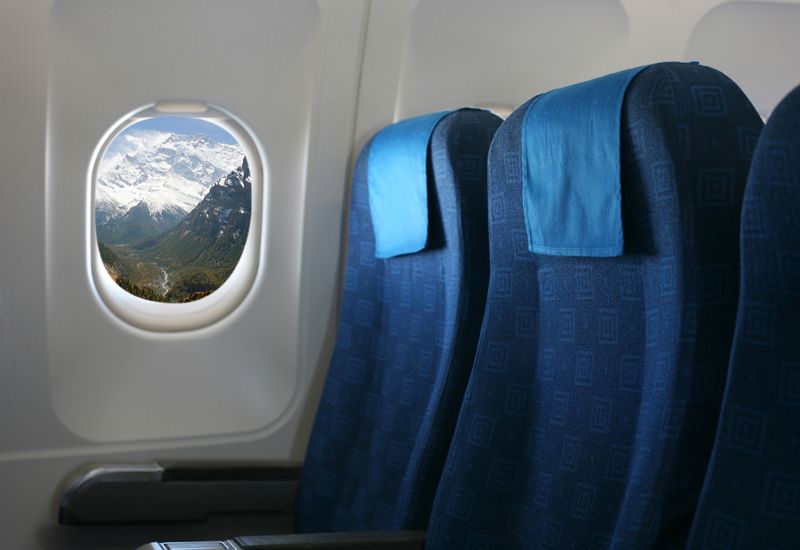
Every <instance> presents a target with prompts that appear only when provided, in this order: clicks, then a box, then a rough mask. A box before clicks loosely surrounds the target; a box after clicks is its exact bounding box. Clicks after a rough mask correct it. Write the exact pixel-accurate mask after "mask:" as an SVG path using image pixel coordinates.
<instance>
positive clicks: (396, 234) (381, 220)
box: [367, 111, 453, 258]
mask: <svg viewBox="0 0 800 550" xmlns="http://www.w3.org/2000/svg"><path fill="white" fill-rule="evenodd" d="M452 112H453V111H441V112H438V113H432V114H429V115H424V116H419V117H416V118H410V119H408V120H403V121H401V122H398V123H396V124H392V125H391V126H387V127H386V128H384V129H383V130H381V131H380V132H379V133H378V134H377V135H376V136H375V137H374V138H372V143H371V144H370V148H369V152H368V155H369V156H368V160H367V188H368V190H369V212H370V216H371V217H372V227H373V229H374V231H375V257H376V258H391V257H393V256H399V255H401V254H411V253H413V252H419V251H420V250H422V249H423V248H425V244H426V243H427V241H428V170H427V166H428V143H429V142H430V140H431V135H432V134H433V130H434V128H436V125H437V124H438V123H439V122H440V121H441V120H442V119H443V118H444V117H446V116H447V115H449V114H450V113H452Z"/></svg>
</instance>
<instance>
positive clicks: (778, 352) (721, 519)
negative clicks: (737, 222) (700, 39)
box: [689, 87, 800, 550]
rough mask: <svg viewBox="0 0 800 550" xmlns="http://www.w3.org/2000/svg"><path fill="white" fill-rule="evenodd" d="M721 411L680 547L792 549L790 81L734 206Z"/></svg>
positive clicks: (797, 384) (795, 197)
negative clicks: (730, 316)
mask: <svg viewBox="0 0 800 550" xmlns="http://www.w3.org/2000/svg"><path fill="white" fill-rule="evenodd" d="M741 254H742V260H741V261H742V265H741V278H742V282H741V290H740V294H739V312H738V317H737V321H736V332H735V335H734V340H733V350H732V352H731V362H730V367H729V369H728V381H727V385H726V388H725V394H724V398H723V404H722V415H721V418H720V422H719V428H718V430H717V438H716V442H715V443H714V450H713V453H712V455H711V462H710V464H709V468H708V473H707V474H706V481H705V484H704V486H703V492H702V495H701V498H700V502H699V504H698V511H697V517H696V518H695V521H694V526H693V527H692V535H691V538H690V544H689V547H690V548H709V549H710V548H725V549H731V550H733V549H737V548H770V549H779V548H786V549H788V548H798V547H800V87H799V88H796V89H795V90H794V91H793V92H792V93H790V94H789V95H788V96H787V97H786V98H785V99H784V100H783V101H782V102H781V103H780V105H779V106H778V107H777V108H776V109H775V111H774V112H773V114H772V116H771V117H770V118H769V120H768V121H767V125H766V127H765V128H764V132H763V133H762V135H761V137H760V139H759V141H758V145H757V147H756V150H755V154H754V156H753V164H752V167H751V170H750V177H749V179H748V182H747V189H746V190H745V197H744V206H743V208H742V232H741Z"/></svg>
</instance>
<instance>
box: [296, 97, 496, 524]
mask: <svg viewBox="0 0 800 550" xmlns="http://www.w3.org/2000/svg"><path fill="white" fill-rule="evenodd" d="M500 122H501V120H500V119H499V118H498V117H496V116H494V115H492V114H490V113H488V112H485V111H477V110H462V111H456V112H454V113H452V114H449V115H447V116H445V117H444V118H443V119H441V121H440V122H438V124H437V125H436V126H435V129H434V130H433V133H432V134H431V137H430V143H429V145H428V143H425V145H424V146H425V148H426V149H427V148H428V147H429V151H428V154H427V164H428V166H427V172H428V178H427V181H428V183H427V196H428V214H429V219H428V239H427V246H426V247H425V249H424V250H422V251H420V252H417V253H413V254H407V255H400V256H395V257H391V258H388V259H378V258H376V247H375V235H374V231H373V223H372V218H371V212H370V197H369V189H368V181H367V180H368V178H367V176H368V174H369V173H370V169H369V162H370V149H371V148H372V147H374V144H375V140H374V139H373V141H372V142H371V143H370V144H368V145H367V146H366V147H365V148H364V150H363V151H362V152H361V154H360V156H359V158H358V161H357V164H356V167H355V174H354V178H353V187H352V197H351V207H350V217H349V232H348V254H347V264H346V272H345V278H344V297H343V302H342V310H341V314H340V319H339V326H338V333H337V339H336V347H335V350H334V353H333V358H332V360H331V364H330V367H329V372H328V378H327V381H326V383H325V388H324V390H323V394H322V400H321V402H320V405H319V409H318V411H317V417H316V421H315V423H314V427H313V431H312V433H311V438H310V441H309V446H308V452H307V455H306V460H305V464H304V467H303V475H302V480H301V486H300V489H299V496H298V502H297V510H296V513H297V515H296V529H297V531H299V532H315V531H348V530H349V531H353V530H367V529H374V530H381V529H384V530H385V529H401V528H415V527H424V526H426V524H427V519H428V516H429V513H430V506H431V503H432V501H433V495H434V491H435V489H436V484H437V482H438V480H439V476H440V473H441V468H442V464H443V463H444V458H445V456H446V453H447V449H448V446H449V444H450V438H451V435H452V431H453V427H454V425H455V419H456V416H457V414H458V410H459V407H460V404H461V399H462V397H463V393H464V389H465V387H466V382H467V380H468V377H469V372H470V370H471V368H472V363H473V360H474V352H475V347H476V345H477V339H478V333H479V331H480V325H481V320H482V317H483V308H484V304H485V300H486V287H487V281H488V243H487V229H486V225H487V214H486V158H487V154H488V149H489V144H490V142H491V139H492V136H493V135H494V132H495V130H496V129H497V128H498V127H499V125H500ZM401 145H402V144H401ZM423 153H424V152H423ZM373 198H374V197H373Z"/></svg>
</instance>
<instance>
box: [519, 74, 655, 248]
mask: <svg viewBox="0 0 800 550" xmlns="http://www.w3.org/2000/svg"><path fill="white" fill-rule="evenodd" d="M647 67H649V65H646V66H642V67H636V68H634V69H628V70H625V71H621V72H618V73H614V74H610V75H607V76H603V77H600V78H596V79H594V80H589V81H587V82H581V83H579V84H574V85H571V86H566V87H564V88H559V89H557V90H553V91H551V92H548V93H545V94H542V95H540V96H538V97H536V98H535V99H534V100H533V101H532V102H531V103H530V104H529V105H528V109H527V111H526V112H525V116H524V121H523V124H522V177H523V182H522V188H523V191H522V200H523V211H524V215H525V228H526V231H527V234H528V249H529V250H530V251H531V252H535V253H538V254H547V255H551V256H594V257H610V256H621V255H622V253H623V248H624V247H623V244H624V243H623V235H622V193H621V181H620V171H621V170H620V165H621V160H620V139H621V138H620V126H621V119H622V104H623V100H624V98H625V92H626V90H627V89H628V85H629V84H630V83H631V81H632V80H633V79H634V78H635V77H636V75H638V74H639V73H640V72H641V71H642V70H644V69H646V68H647Z"/></svg>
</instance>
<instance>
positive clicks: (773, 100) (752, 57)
mask: <svg viewBox="0 0 800 550" xmlns="http://www.w3.org/2000/svg"><path fill="white" fill-rule="evenodd" d="M798 53H800V4H796V3H783V2H739V1H736V2H726V3H724V4H722V5H719V6H717V7H716V8H714V9H713V10H711V11H710V12H708V13H707V14H706V15H705V16H704V17H703V18H702V19H701V20H700V21H699V22H698V23H697V26H696V27H695V28H694V30H693V32H692V35H691V38H690V39H689V44H688V46H687V49H686V56H687V57H688V58H693V59H698V60H700V61H701V62H703V63H704V64H706V65H711V66H712V67H715V68H717V69H719V70H721V71H722V72H724V73H725V74H727V75H728V76H730V77H731V78H732V79H733V80H734V82H736V83H737V84H739V86H741V88H742V89H743V90H744V92H745V93H746V94H747V95H748V97H749V98H750V101H752V102H753V104H754V105H755V106H756V108H757V109H758V111H759V112H760V113H761V115H762V116H764V117H766V116H767V115H769V113H771V112H772V110H773V109H774V108H775V105H777V104H778V102H779V101H780V100H781V99H783V97H784V96H785V95H786V94H787V93H789V91H790V90H792V89H793V88H794V87H795V86H797V85H798V84H800V64H799V63H798V60H797V57H798Z"/></svg>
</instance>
